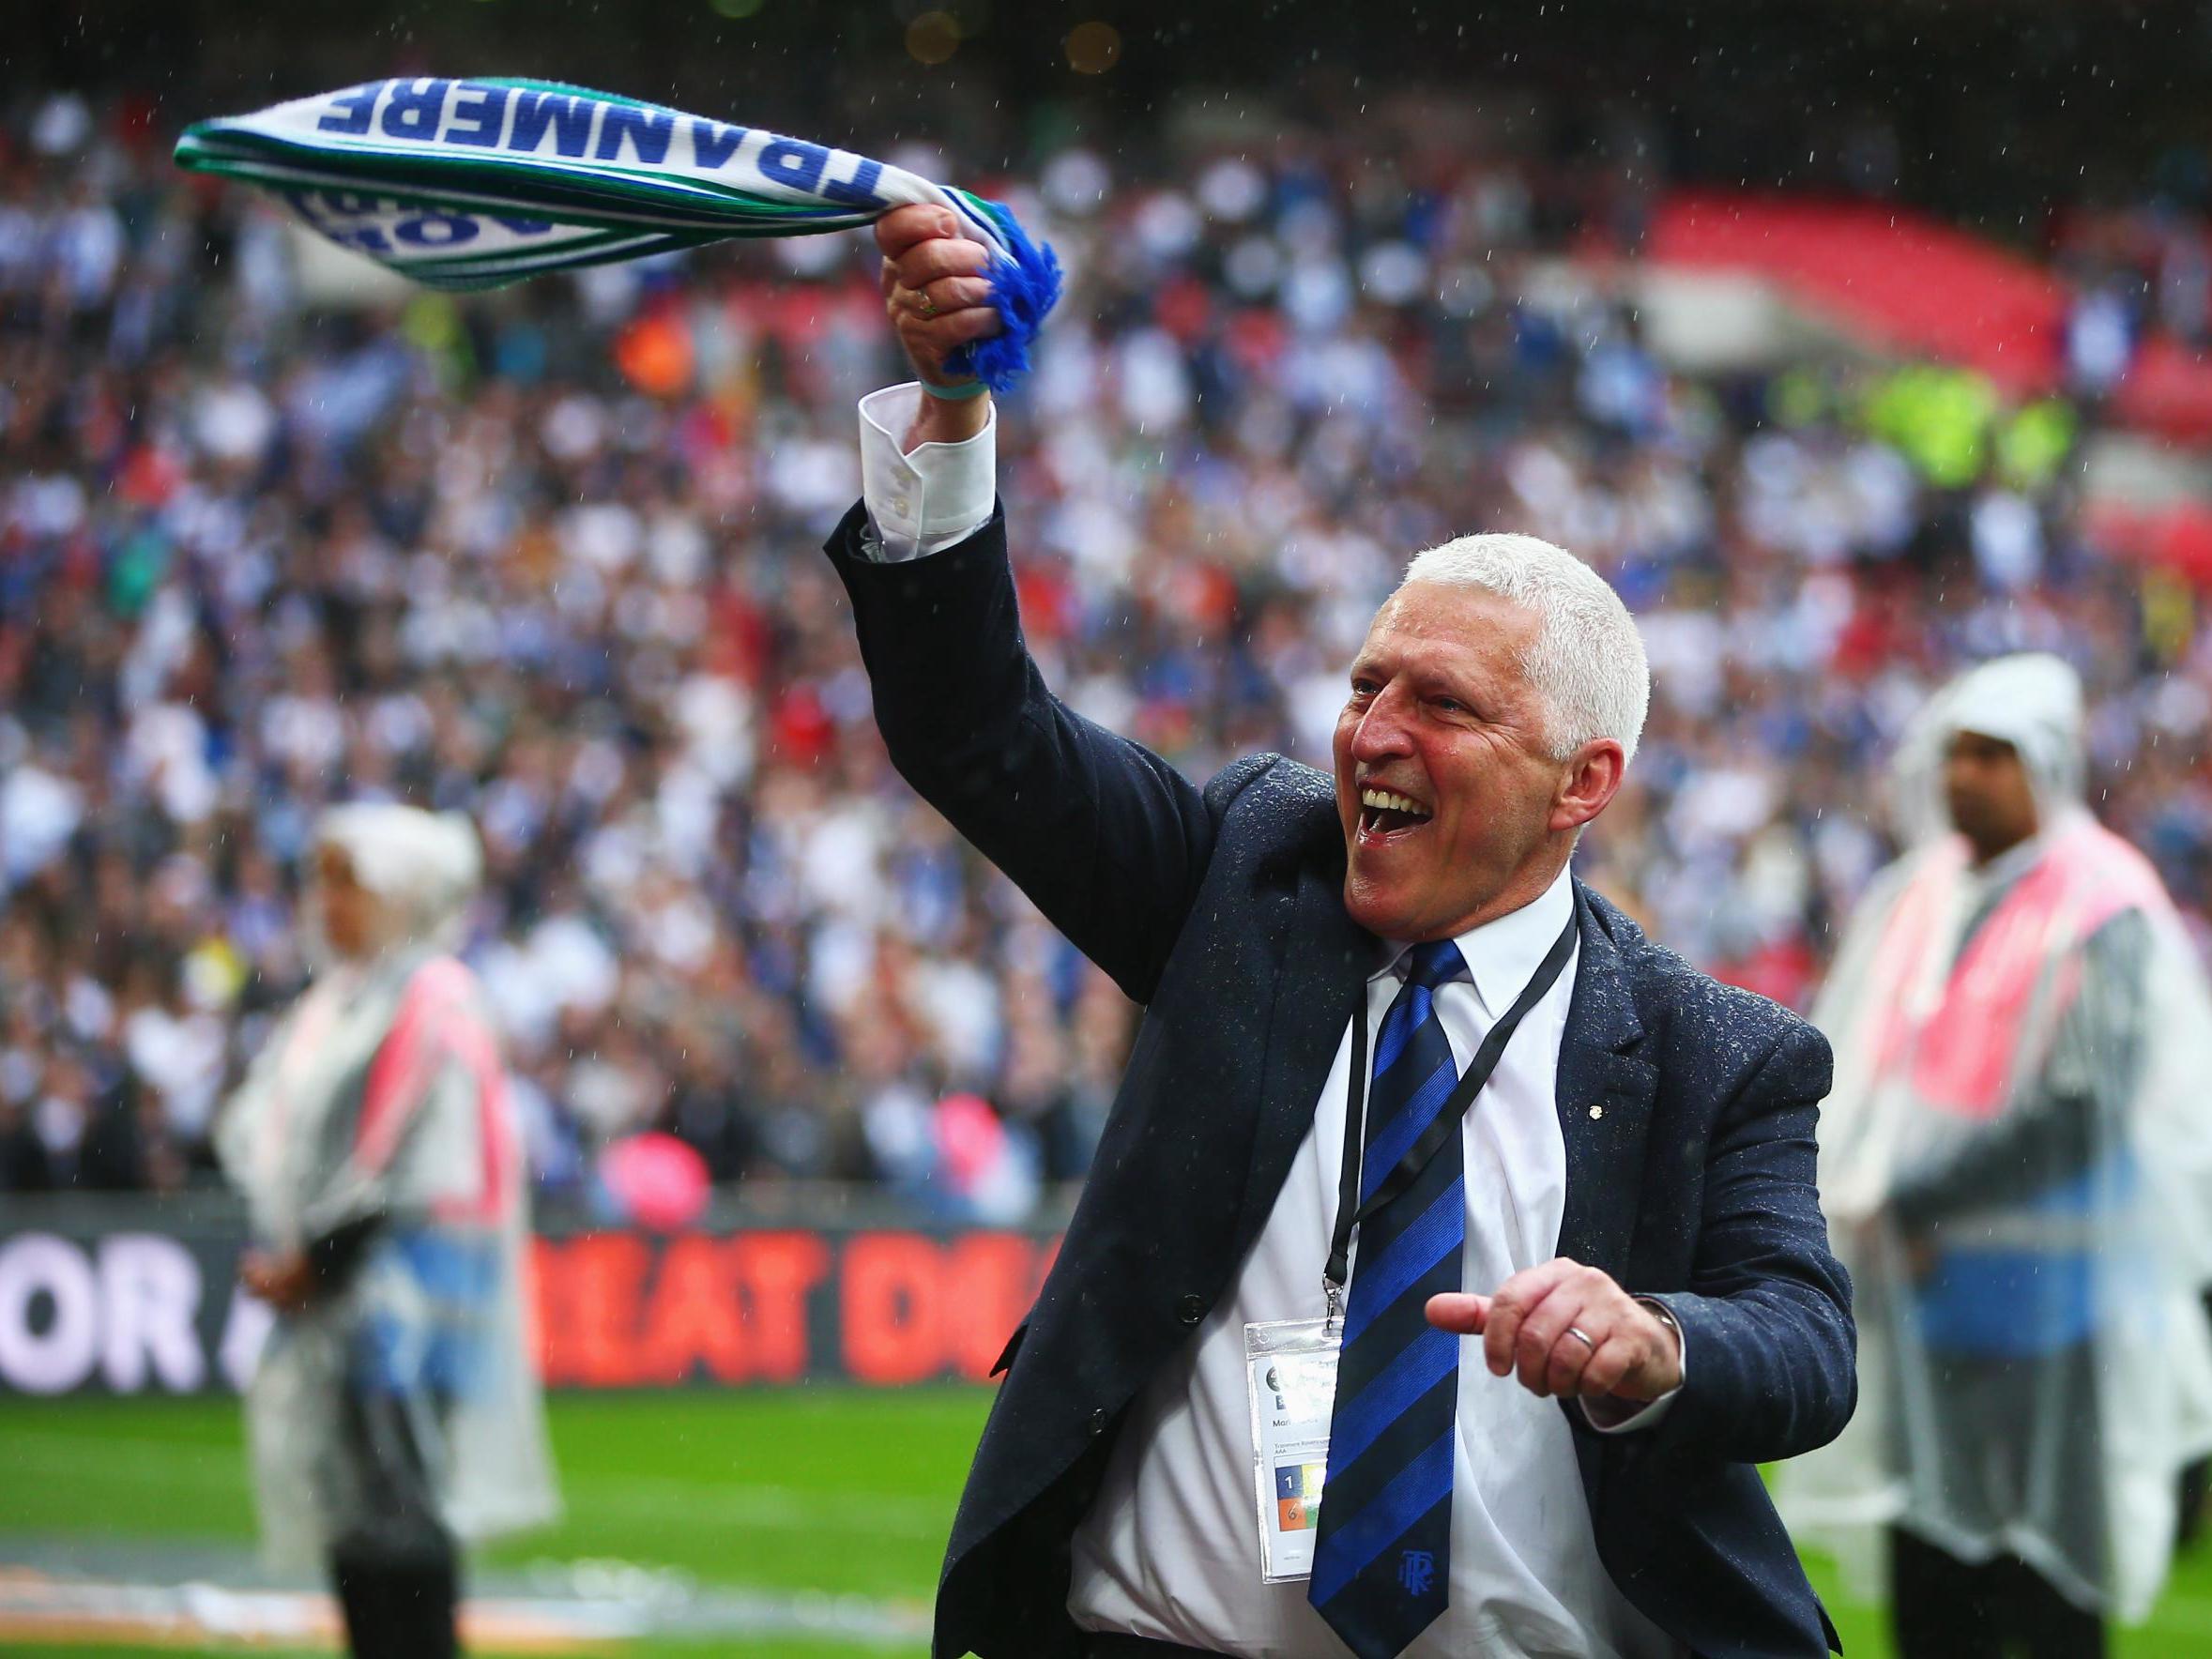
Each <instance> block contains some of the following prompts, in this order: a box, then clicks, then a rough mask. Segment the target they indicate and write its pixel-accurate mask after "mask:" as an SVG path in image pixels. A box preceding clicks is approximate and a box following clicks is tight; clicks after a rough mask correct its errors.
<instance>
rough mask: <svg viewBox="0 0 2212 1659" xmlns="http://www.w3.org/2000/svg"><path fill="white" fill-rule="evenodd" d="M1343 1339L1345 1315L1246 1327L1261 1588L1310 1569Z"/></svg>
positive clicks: (1246, 1384) (1246, 1389) (1300, 1575)
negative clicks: (1343, 1317) (1337, 1363)
mask: <svg viewBox="0 0 2212 1659" xmlns="http://www.w3.org/2000/svg"><path fill="white" fill-rule="evenodd" d="M1343 1335H1344V1322H1343V1320H1342V1319H1341V1318H1336V1319H1273V1320H1269V1321H1268V1322H1266V1323H1264V1324H1257V1325H1246V1326H1245V1327H1244V1392H1245V1393H1246V1395H1247V1396H1248V1397H1249V1398H1250V1400H1251V1404H1252V1487H1253V1497H1254V1499H1256V1500H1257V1502H1258V1506H1259V1576H1260V1580H1261V1581H1262V1582H1263V1583H1267V1584H1285V1583H1289V1581H1291V1580H1293V1579H1298V1578H1304V1577H1307V1576H1309V1575H1311V1574H1312V1572H1313V1546H1314V1540H1315V1538H1316V1537H1317V1536H1318V1535H1319V1534H1318V1529H1319V1528H1320V1524H1321V1482H1322V1480H1323V1478H1324V1477H1325V1476H1326V1475H1327V1474H1328V1472H1329V1418H1330V1414H1331V1413H1332V1412H1333V1411H1334V1409H1335V1404H1336V1355H1337V1352H1338V1350H1339V1348H1340V1347H1342V1339H1343Z"/></svg>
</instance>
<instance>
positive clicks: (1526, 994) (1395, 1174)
mask: <svg viewBox="0 0 2212 1659" xmlns="http://www.w3.org/2000/svg"><path fill="white" fill-rule="evenodd" d="M1574 949H1575V918H1574V916H1573V915H1572V914H1569V915H1568V917H1567V924H1566V926H1564V927H1563V928H1562V929H1560V932H1559V938H1558V940H1557V941H1556V942H1555V943H1554V944H1553V945H1552V947H1551V950H1550V952H1549V953H1548V955H1546V956H1545V958H1544V960H1543V961H1542V962H1541V963H1539V964H1537V966H1536V971H1535V972H1534V973H1533V974H1532V975H1531V976H1530V977H1529V982H1528V983H1527V984H1526V985H1524V986H1523V987H1521V993H1520V996H1519V997H1517V998H1515V1000H1514V1004H1513V1006H1512V1007H1511V1008H1509V1009H1507V1010H1506V1011H1505V1017H1504V1018H1503V1019H1502V1020H1500V1021H1499V1022H1498V1023H1497V1024H1496V1025H1494V1026H1492V1027H1490V1029H1489V1034H1488V1035H1487V1036H1486V1037H1485V1038H1484V1039H1483V1040H1482V1046H1481V1047H1480V1048H1477V1049H1476V1050H1475V1051H1474V1058H1473V1059H1472V1060H1471V1061H1470V1062H1468V1067H1467V1070H1466V1072H1465V1073H1462V1074H1461V1076H1460V1078H1459V1083H1458V1086H1457V1088H1454V1089H1453V1090H1452V1093H1451V1096H1450V1098H1449V1099H1447V1100H1446V1101H1445V1102H1444V1105H1443V1110H1442V1111H1441V1112H1439V1113H1437V1115H1436V1118H1435V1119H1434V1121H1432V1122H1431V1123H1430V1124H1429V1125H1428V1127H1427V1128H1426V1129H1424V1130H1423V1131H1422V1132H1421V1137H1420V1139H1418V1140H1416V1141H1415V1142H1414V1143H1413V1144H1412V1145H1411V1146H1410V1147H1408V1148H1407V1149H1406V1155H1405V1156H1404V1157H1402V1158H1400V1159H1399V1160H1398V1161H1397V1165H1396V1168H1394V1169H1392V1170H1391V1172H1390V1173H1389V1174H1388V1175H1386V1176H1384V1177H1383V1178H1382V1181H1381V1185H1379V1186H1378V1187H1376V1189H1375V1191H1374V1192H1373V1193H1372V1194H1371V1195H1369V1196H1368V1199H1367V1201H1366V1202H1365V1204H1362V1203H1360V1201H1359V1196H1360V1162H1361V1153H1362V1149H1363V1148H1362V1143H1363V1141H1364V1140H1365V1119H1366V1093H1367V1082H1368V1079H1367V991H1366V987H1365V985H1362V986H1361V987H1360V999H1359V1005H1358V1007H1356V1008H1355V1009H1354V1010H1353V1011H1352V1016H1351V1072H1350V1075H1349V1076H1348V1077H1347V1078H1346V1079H1345V1084H1344V1172H1343V1174H1342V1175H1341V1176H1340V1177H1339V1178H1338V1180H1337V1186H1336V1235H1335V1238H1333V1239H1332V1240H1330V1241H1329V1260H1328V1263H1327V1265H1326V1266H1324V1267H1323V1268H1322V1269H1321V1285H1322V1288H1323V1290H1324V1291H1325V1292H1326V1293H1327V1295H1328V1299H1329V1317H1330V1318H1332V1319H1335V1317H1337V1315H1338V1314H1340V1313H1341V1312H1342V1311H1343V1303H1344V1281H1345V1279H1346V1278H1347V1276H1349V1275H1350V1271H1351V1235H1352V1230H1353V1229H1354V1228H1355V1227H1357V1226H1358V1225H1360V1224H1361V1223H1362V1222H1364V1221H1365V1220H1366V1219H1367V1218H1368V1217H1369V1216H1371V1215H1373V1214H1374V1213H1375V1212H1376V1211H1377V1210H1381V1208H1382V1207H1383V1206H1384V1205H1385V1204H1387V1203H1389V1202H1390V1201H1391V1200H1392V1199H1393V1198H1395V1197H1396V1196H1397V1195H1399V1194H1400V1193H1402V1192H1404V1191H1405V1190H1406V1189H1407V1188H1408V1187H1410V1186H1411V1185H1412V1184H1413V1182H1414V1181H1415V1180H1419V1179H1420V1176H1421V1172H1422V1170H1424V1169H1426V1167H1427V1166H1428V1161H1429V1160H1430V1159H1431V1158H1433V1157H1435V1156H1436V1154H1437V1149H1438V1148H1440V1147H1442V1145H1443V1144H1444V1140H1445V1138H1446V1137H1447V1136H1449V1135H1454V1134H1458V1133H1459V1120H1460V1119H1462V1118H1464V1117H1466V1116H1467V1110H1468V1108H1469V1107H1470V1106H1472V1105H1473V1104H1474V1097H1475V1096H1476V1095H1478V1094H1480V1093H1482V1091H1483V1086H1484V1085H1485V1084H1487V1082H1489V1080H1490V1073H1492V1072H1495V1071H1496V1070H1497V1069H1498V1061H1499V1059H1500V1058H1502V1057H1503V1055H1504V1053H1505V1045H1506V1044H1507V1043H1511V1042H1512V1041H1513V1034H1514V1032H1515V1031H1517V1030H1518V1029H1519V1028H1520V1023H1521V1021H1522V1020H1523V1019H1525V1018H1526V1017H1527V1016H1528V1012H1529V1010H1530V1009H1532V1008H1533V1007H1535V1006H1536V1004H1537V1003H1539V1002H1541V1001H1543V999H1544V996H1545V993H1546V992H1548V991H1549V990H1550V989H1551V987H1552V986H1553V985H1555V984H1557V983H1558V982H1559V976H1560V975H1561V974H1562V973H1563V972H1564V971H1565V969H1566V965H1567V958H1568V957H1569V956H1570V955H1572V954H1573V953H1574ZM1439 1017H1440V1018H1441V1017H1442V1016H1441V1015H1440V1016H1439Z"/></svg>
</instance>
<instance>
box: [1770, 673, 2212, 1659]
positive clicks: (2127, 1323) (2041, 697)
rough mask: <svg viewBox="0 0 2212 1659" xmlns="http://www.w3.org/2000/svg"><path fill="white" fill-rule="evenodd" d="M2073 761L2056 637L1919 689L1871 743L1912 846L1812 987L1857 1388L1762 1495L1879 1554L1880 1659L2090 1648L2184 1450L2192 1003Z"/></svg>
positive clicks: (2176, 949) (2149, 881)
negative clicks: (1855, 1398)
mask: <svg viewBox="0 0 2212 1659" xmlns="http://www.w3.org/2000/svg"><path fill="white" fill-rule="evenodd" d="M2082 771H2083V745H2082V693H2081V686H2080V682H2079V681H2078V680H2077V679H2076V677H2075V676H2074V673H2073V671H2072V669H2070V668H2069V667H2067V665H2066V664H2065V663H2064V662H2061V661H2059V660H2058V659H2057V658H2055V657H2049V656H2041V655H2028V656H2018V657H2008V658H2005V659H2002V660H2000V661H1997V662H1990V663H1986V664H1984V665H1983V666H1981V667H1980V668H1977V669H1976V670H1974V671H1972V672H1971V673H1968V674H1966V675H1964V676H1963V677H1960V679H1958V680H1957V681H1955V682H1954V683H1953V684H1952V685H1951V686H1950V687H1948V688H1947V689H1946V690H1945V692H1943V693H1941V694H1940V695H1939V697H1938V698H1937V699H1936V701H1935V702H1934V703H1933V704H1932V705H1931V706H1930V708H1929V709H1928V710H1927V711H1926V712H1925V713H1924V715H1923V717H1922V719H1921V720H1920V722H1919V723H1918V724H1917V726H1916V728H1915V731H1914V732H1913V734H1912V735H1911V737H1910V738H1908V740H1907V742H1906V745H1905V752H1904V753H1903V754H1902V755H1900V758H1899V784H1900V800H1899V808H1900V813H1901V814H1902V816H1903V818H1904V820H1905V828H1906V829H1907V830H1908V831H1909V832H1912V835H1913V839H1914V840H1915V842H1916V845H1914V846H1913V847H1912V848H1911V850H1909V851H1908V852H1907V853H1906V855H1905V856H1904V857H1903V858H1901V859H1900V860H1899V861H1898V862H1897V863H1896V864H1894V865H1893V866H1891V867H1890V868H1889V869H1888V870H1887V871H1885V872H1884V874H1883V875H1881V876H1880V877H1878V878H1877V880H1876V881H1875V883H1874V885H1873V887H1872V889H1871V890H1870V891H1869V895H1868V897H1867V899H1866V901H1865V902H1864V904H1863V905H1862V906H1861V907H1860V910H1859V912H1858V914H1857V915H1856V917H1854V920H1853V922H1852V925H1851V927H1850V929H1849V930H1848V932H1847V933H1846V935H1845V937H1844V940H1843V943H1842V946H1841V949H1840V951H1838V957H1837V961H1836V966H1835V969H1834V972H1833V973H1832V975H1831V977H1830V978H1829V980H1828V982H1827V984H1826V986H1825V988H1824V990H1823V995H1822V997H1821V998H1820V1000H1819V1002H1818V1003H1817V1004H1816V1006H1815V1008H1814V1011H1813V1019H1814V1023H1815V1024H1817V1025H1818V1026H1820V1027H1821V1028H1822V1029H1823V1031H1825V1032H1826V1033H1827V1035H1828V1037H1829V1040H1830V1041H1831V1042H1832V1043H1834V1044H1835V1048H1836V1059H1837V1067H1836V1087H1835V1091H1834V1092H1833V1093H1832V1094H1831V1095H1830V1096H1829V1099H1828V1103H1827V1105H1826V1107H1825V1108H1824V1109H1823V1115H1822V1121H1821V1129H1820V1143H1821V1147H1820V1149H1821V1198H1822V1202H1823V1205H1824V1206H1825V1207H1826V1210H1827V1213H1828V1215H1829V1217H1830V1219H1831V1225H1832V1226H1833V1228H1834V1229H1835V1232H1836V1236H1837V1247H1838V1254H1839V1255H1841V1256H1843V1257H1844V1259H1845V1261H1846V1262H1847V1263H1848V1265H1849V1266H1850V1268H1851V1271H1852V1276H1853V1279H1854V1283H1855V1286H1856V1305H1857V1308H1858V1316H1859V1345H1860V1352H1859V1370H1860V1377H1861V1393H1860V1405H1859V1411H1858V1415H1857V1417H1856V1418H1855V1419H1854V1421H1853V1423H1852V1424H1851V1427H1850V1428H1849V1429H1848V1430H1847V1431H1846V1432H1845V1434H1844V1435H1843V1436H1842V1438H1839V1439H1838V1440H1837V1441H1836V1442H1835V1443H1834V1444H1833V1445H1831V1446H1829V1447H1827V1448H1824V1449H1823V1450H1821V1451H1819V1452H1815V1453H1813V1454H1810V1455H1808V1456H1806V1457H1802V1458H1799V1459H1797V1460H1795V1461H1794V1462H1792V1463H1790V1464H1788V1465H1786V1466H1784V1467H1783V1468H1782V1469H1781V1470H1779V1471H1778V1481H1777V1498H1778V1499H1779V1500H1780V1503H1781V1508H1782V1512H1783V1514H1784V1516H1785V1518H1786V1519H1788V1520H1789V1521H1790V1523H1791V1525H1792V1530H1795V1531H1796V1532H1797V1534H1798V1536H1799V1537H1800V1539H1801V1540H1804V1541H1809V1542H1821V1543H1826V1544H1829V1545H1832V1546H1834V1547H1836V1548H1838V1551H1839V1553H1841V1554H1842V1556H1843V1558H1844V1560H1845V1563H1846V1566H1847V1568H1856V1569H1857V1570H1858V1571H1859V1573H1860V1575H1862V1576H1863V1577H1865V1578H1868V1579H1869V1580H1872V1581H1875V1582H1878V1576H1877V1575H1879V1574H1880V1572H1881V1571H1882V1569H1883V1568H1884V1567H1885V1568H1886V1571H1887V1575H1888V1578H1889V1591H1890V1600H1891V1607H1892V1617H1893V1620H1894V1623H1895V1628H1896V1633H1897V1638H1898V1645H1899V1652H1900V1653H1901V1654H1902V1655H1903V1656H1904V1659H1921V1656H1923V1655H1926V1656H1931V1659H1932V1656H1940V1659H1972V1656H1973V1655H1976V1654H1985V1653H1986V1654H1989V1655H1992V1656H1994V1655H1997V1654H1999V1653H2003V1652H2007V1651H2016V1645H2017V1651H2023V1652H2027V1653H2030V1654H2035V1655H2050V1656H2052V1659H2058V1656H2062V1655H2063V1656H2066V1659H2075V1656H2079V1655H2095V1654H2100V1653H2101V1652H2103V1651H2104V1640H2105V1625H2106V1622H2107V1621H2108V1620H2111V1619H2118V1620H2121V1621H2134V1620H2138V1619H2140V1618H2142V1617H2143V1615H2144V1614H2145V1613H2146V1612H2147V1611H2148V1610H2149V1607H2150V1605H2151V1602H2152V1600H2153V1599H2154V1598H2155V1596H2156V1595H2157V1593H2158V1590H2159V1585H2160V1583H2161V1582H2162V1580H2163V1579H2164V1576H2165V1573H2166V1569H2167V1565H2168V1561H2169V1559H2170V1556H2171V1553H2172V1548H2173V1539H2174V1522H2175V1496H2174V1494H2175V1479H2176V1475H2177V1473H2178V1471H2179V1470H2180V1469H2181V1468H2182V1467H2183V1466H2184V1465H2185V1464H2186V1463H2187V1462H2189V1460H2190V1459H2191V1458H2192V1457H2194V1456H2196V1455H2198V1454H2201V1453H2202V1452H2203V1451H2204V1449H2205V1447H2206V1446H2207V1445H2212V1341H2208V1340H2207V1334H2206V1330H2205V1324H2204V1317H2203V1314H2202V1312H2201V1310H2200V1307H2199V1304H2198V1292H2199V1289H2200V1287H2201V1286H2203V1285H2204V1282H2205V1280H2206V1278H2207V1276H2208V1275H2212V1256H2208V1253H2207V1250H2206V1228H2207V1225H2212V1205H2208V1204H2207V1197H2206V1194H2207V1186H2206V1180H2205V1176H2206V1171H2207V1169H2208V1168H2212V1102H2208V1101H2207V1100H2206V1098H2205V1092H2204V1091H2205V1088H2206V1081H2207V1079H2212V997H2208V996H2207V994H2206V989H2205V982H2204V973H2203V970H2202V966H2201V964H2200V963H2199V962H2198V960H2197V958H2196V956H2195V952H2194V950H2193V947H2192V945H2191V943H2190V941H2189V938H2188V936H2187V935H2186V934H2185V933H2184V931H2183V929H2182V926H2181V923H2180V921H2179V918H2178V917H2177V915H2176V914H2175V912H2174V906H2173V905H2172V903H2171V901H2170V900H2169V899H2168V898H2167V896H2166V893H2165V890H2164V889H2163V888H2162V886H2161V885H2160V883H2159V878H2158V876H2157V875H2156V874H2155V873H2154V872H2153V871H2152V869H2151V867H2150V865H2149V864H2148V862H2147V861H2146V860H2144V859H2143V857H2142V855H2140V854H2139V853H2137V852H2136V851H2135V849H2134V848H2132V847H2130V846H2128V845H2127V844H2126V843H2124V842H2122V841H2121V840H2120V839H2119V838H2118V837H2117V836H2115V835H2113V834H2112V833H2111V832H2109V831H2108V830H2104V829H2103V828H2101V827H2100V826H2099V825H2098V823H2097V821H2096V820H2095V819H2094V818H2093V817H2092V816H2091V814H2090V813H2089V811H2088V809H2087V808H2086V806H2085V805H2084V804H2083V802H2082ZM1877 1529H1886V1537H1885V1538H1884V1535H1883V1533H1882V1532H1880V1531H1878V1530H1877ZM1883 1543H1886V1550H1881V1551H1878V1548H1877V1546H1878V1545H1881V1544H1883Z"/></svg>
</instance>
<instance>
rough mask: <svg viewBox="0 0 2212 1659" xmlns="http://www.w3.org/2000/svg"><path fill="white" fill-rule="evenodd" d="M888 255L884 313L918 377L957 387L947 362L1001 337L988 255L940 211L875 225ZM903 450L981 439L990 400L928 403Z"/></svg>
mask: <svg viewBox="0 0 2212 1659" xmlns="http://www.w3.org/2000/svg"><path fill="white" fill-rule="evenodd" d="M876 246H877V249H878V250H879V251H881V253H882V255H883V306H884V310H885V311H887V312H889V313H890V315H891V324H892V327H893V328H894V329H895V330H897V332H898V337H899V345H900V347H901V348H902V349H903V350H904V351H905V352H906V354H907V360H908V362H910V363H912V364H913V365H914V373H915V374H916V375H917V376H918V377H919V378H921V379H922V380H923V381H926V382H928V383H929V384H931V385H934V386H953V385H958V384H960V383H961V382H962V380H963V379H964V378H965V377H963V376H957V375H953V374H951V373H947V372H946V369H945V359H946V358H949V357H951V356H952V355H953V353H954V352H955V351H957V350H959V349H960V347H962V346H964V345H968V344H971V343H972V342H975V341H978V340H983V339H985V338H987V337H988V336H990V335H993V334H996V333H998V332H999V328H1000V327H1001V324H1000V322H999V313H998V312H997V311H996V310H995V309H994V308H993V307H992V305H991V303H990V296H991V285H990V282H989V279H988V278H987V277H986V276H985V274H984V273H985V272H987V271H988V270H989V269H990V268H991V251H990V250H989V249H988V248H986V247H984V244H983V243H981V242H978V241H975V240H973V239H972V238H970V237H968V236H962V235H961V234H960V222H959V221H958V220H957V219H955V218H954V217H953V214H951V213H950V212H948V211H947V210H946V209H944V208H942V207H930V206H924V205H914V206H908V207H894V208H892V210H891V211H890V212H889V213H886V214H885V215H884V216H883V217H882V218H881V219H879V220H877V221H876ZM922 403H923V407H922V409H921V411H920V413H919V414H918V416H917V417H916V419H915V423H914V426H913V427H912V428H911V429H910V430H909V431H908V434H907V439H906V448H908V449H913V448H914V447H915V445H917V444H926V443H957V442H959V441H960V440H961V439H963V438H970V437H973V436H974V435H975V434H977V433H979V432H981V431H983V429H984V423H985V421H986V420H988V419H989V417H990V397H989V394H988V393H985V394H984V395H983V396H981V397H975V398H969V399H966V400H963V401H958V402H946V401H944V400H942V399H938V398H928V397H925V398H923V400H922Z"/></svg>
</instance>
